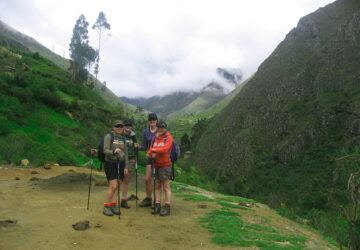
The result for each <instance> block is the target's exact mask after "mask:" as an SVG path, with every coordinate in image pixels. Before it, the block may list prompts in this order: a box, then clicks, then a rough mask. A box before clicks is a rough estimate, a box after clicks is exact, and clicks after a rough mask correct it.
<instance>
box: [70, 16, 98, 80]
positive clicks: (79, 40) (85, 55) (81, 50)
mask: <svg viewBox="0 0 360 250" xmlns="http://www.w3.org/2000/svg"><path fill="white" fill-rule="evenodd" d="M88 26H89V23H88V22H87V21H86V18H85V16H84V15H83V14H81V15H80V17H79V18H78V20H77V21H76V23H75V26H74V28H73V36H72V38H71V42H70V48H69V50H70V58H71V59H72V60H71V64H70V70H71V72H72V77H73V80H75V81H79V82H81V83H83V82H85V81H86V80H87V77H88V70H87V68H90V66H91V64H92V63H94V61H95V59H96V51H95V50H94V48H92V47H91V46H90V45H89V34H88Z"/></svg>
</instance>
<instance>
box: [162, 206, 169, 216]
mask: <svg viewBox="0 0 360 250" xmlns="http://www.w3.org/2000/svg"><path fill="white" fill-rule="evenodd" d="M167 215H170V206H169V205H168V204H165V207H164V208H163V210H162V211H161V213H160V216H167Z"/></svg>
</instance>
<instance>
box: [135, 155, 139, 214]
mask: <svg viewBox="0 0 360 250" xmlns="http://www.w3.org/2000/svg"><path fill="white" fill-rule="evenodd" d="M138 158H139V149H138V148H136V149H135V176H136V178H135V190H136V197H135V198H136V212H137V209H138V190H137V186H138V185H137V177H138V173H137V171H138Z"/></svg>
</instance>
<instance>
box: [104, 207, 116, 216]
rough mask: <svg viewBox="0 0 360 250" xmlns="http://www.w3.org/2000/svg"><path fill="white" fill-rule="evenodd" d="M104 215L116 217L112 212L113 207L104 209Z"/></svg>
mask: <svg viewBox="0 0 360 250" xmlns="http://www.w3.org/2000/svg"><path fill="white" fill-rule="evenodd" d="M103 214H105V215H107V216H113V215H114V213H113V212H112V210H111V207H104V210H103Z"/></svg>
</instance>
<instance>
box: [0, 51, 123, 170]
mask: <svg viewBox="0 0 360 250" xmlns="http://www.w3.org/2000/svg"><path fill="white" fill-rule="evenodd" d="M0 49H1V50H0V55H1V56H0V69H1V72H2V73H0V86H1V87H0V120H1V129H0V134H1V137H0V149H1V152H0V161H3V162H5V163H15V164H19V163H20V161H21V160H22V159H24V158H27V159H29V160H30V164H31V165H35V166H36V165H41V164H43V163H45V162H57V163H59V164H61V165H79V164H80V163H85V162H86V161H88V160H86V158H87V159H89V158H88V157H89V149H90V147H96V146H97V144H98V142H99V140H100V138H101V137H102V136H103V135H104V134H105V133H106V132H107V131H108V130H109V129H110V128H111V120H112V119H113V118H115V117H118V118H123V117H124V111H123V110H122V108H121V107H120V106H117V107H112V106H109V105H107V104H106V103H105V102H104V101H103V99H102V98H101V97H100V96H99V95H98V94H97V93H96V92H94V91H92V90H91V89H89V88H87V87H85V86H82V85H79V84H76V83H75V82H73V81H72V80H71V77H70V75H69V73H68V72H66V71H63V70H62V69H60V68H58V67H57V66H56V65H54V64H53V63H52V62H50V61H49V60H47V59H45V58H43V57H41V56H40V55H39V54H38V53H29V52H23V51H17V50H8V49H6V48H4V47H0Z"/></svg>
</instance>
